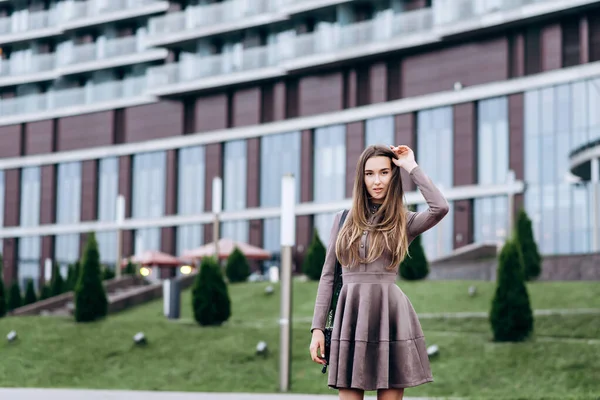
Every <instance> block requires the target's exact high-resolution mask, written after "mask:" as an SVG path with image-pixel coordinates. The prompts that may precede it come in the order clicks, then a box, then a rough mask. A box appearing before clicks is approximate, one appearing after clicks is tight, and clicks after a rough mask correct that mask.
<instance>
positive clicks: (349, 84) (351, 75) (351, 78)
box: [343, 69, 358, 108]
mask: <svg viewBox="0 0 600 400" xmlns="http://www.w3.org/2000/svg"><path fill="white" fill-rule="evenodd" d="M357 79H358V77H357V73H356V70H355V69H350V70H347V71H346V72H345V74H344V91H343V93H344V108H354V107H356V96H357V91H358V82H357Z"/></svg>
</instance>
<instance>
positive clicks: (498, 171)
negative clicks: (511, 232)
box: [473, 97, 509, 242]
mask: <svg viewBox="0 0 600 400" xmlns="http://www.w3.org/2000/svg"><path fill="white" fill-rule="evenodd" d="M477 115H478V121H477V182H478V183H479V184H481V185H499V184H503V183H505V182H506V179H507V176H508V170H509V155H508V153H509V148H508V147H509V145H508V135H509V133H508V102H507V99H506V97H498V98H492V99H487V100H483V101H480V102H479V103H478V105H477ZM473 207H474V210H473V211H474V212H473V214H474V217H473V227H474V239H475V242H498V241H503V240H504V239H505V238H506V236H507V233H508V232H507V223H508V220H507V218H506V216H507V215H508V199H507V198H506V196H499V197H488V198H479V199H475V200H474V202H473Z"/></svg>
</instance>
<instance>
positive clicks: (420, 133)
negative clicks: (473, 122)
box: [416, 107, 454, 260]
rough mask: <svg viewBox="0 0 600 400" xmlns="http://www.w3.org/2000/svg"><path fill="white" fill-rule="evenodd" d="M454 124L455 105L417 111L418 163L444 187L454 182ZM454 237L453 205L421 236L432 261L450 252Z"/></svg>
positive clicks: (422, 208)
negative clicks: (443, 216) (436, 223)
mask: <svg viewBox="0 0 600 400" xmlns="http://www.w3.org/2000/svg"><path fill="white" fill-rule="evenodd" d="M453 125H454V124H453V112H452V107H441V108H435V109H430V110H423V111H419V112H418V113H417V149H416V158H417V162H418V163H419V165H420V166H421V168H422V169H423V171H424V172H425V173H426V174H427V175H428V176H429V177H430V178H431V180H432V181H433V183H434V184H435V185H437V186H438V187H440V188H441V190H444V188H450V187H452V185H453V158H452V154H453V151H452V149H453V134H454V129H453ZM451 203H452V202H451ZM426 209H427V205H426V204H421V205H419V206H418V207H417V210H419V211H424V210H426ZM453 237H454V207H453V205H452V204H450V211H449V212H448V215H447V216H446V217H445V218H444V219H443V220H442V221H441V222H440V223H439V224H438V225H436V226H435V227H433V228H432V229H430V230H428V231H427V232H425V233H424V234H423V235H422V243H423V248H424V249H425V253H426V254H427V257H428V258H429V259H430V260H431V259H435V258H438V257H442V256H444V255H446V254H448V253H450V252H451V251H452V249H453V248H454V241H453Z"/></svg>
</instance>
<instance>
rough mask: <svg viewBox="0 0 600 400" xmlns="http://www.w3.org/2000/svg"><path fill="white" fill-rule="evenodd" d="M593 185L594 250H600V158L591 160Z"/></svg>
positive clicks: (596, 251)
mask: <svg viewBox="0 0 600 400" xmlns="http://www.w3.org/2000/svg"><path fill="white" fill-rule="evenodd" d="M590 169H591V179H590V181H591V182H590V183H591V187H592V196H591V197H592V251H593V252H594V253H598V252H600V204H598V203H600V159H598V158H592V160H591V162H590Z"/></svg>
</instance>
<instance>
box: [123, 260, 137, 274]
mask: <svg viewBox="0 0 600 400" xmlns="http://www.w3.org/2000/svg"><path fill="white" fill-rule="evenodd" d="M123 274H124V275H135V265H133V263H132V262H131V260H129V261H127V266H126V267H125V271H124V272H123Z"/></svg>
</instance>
